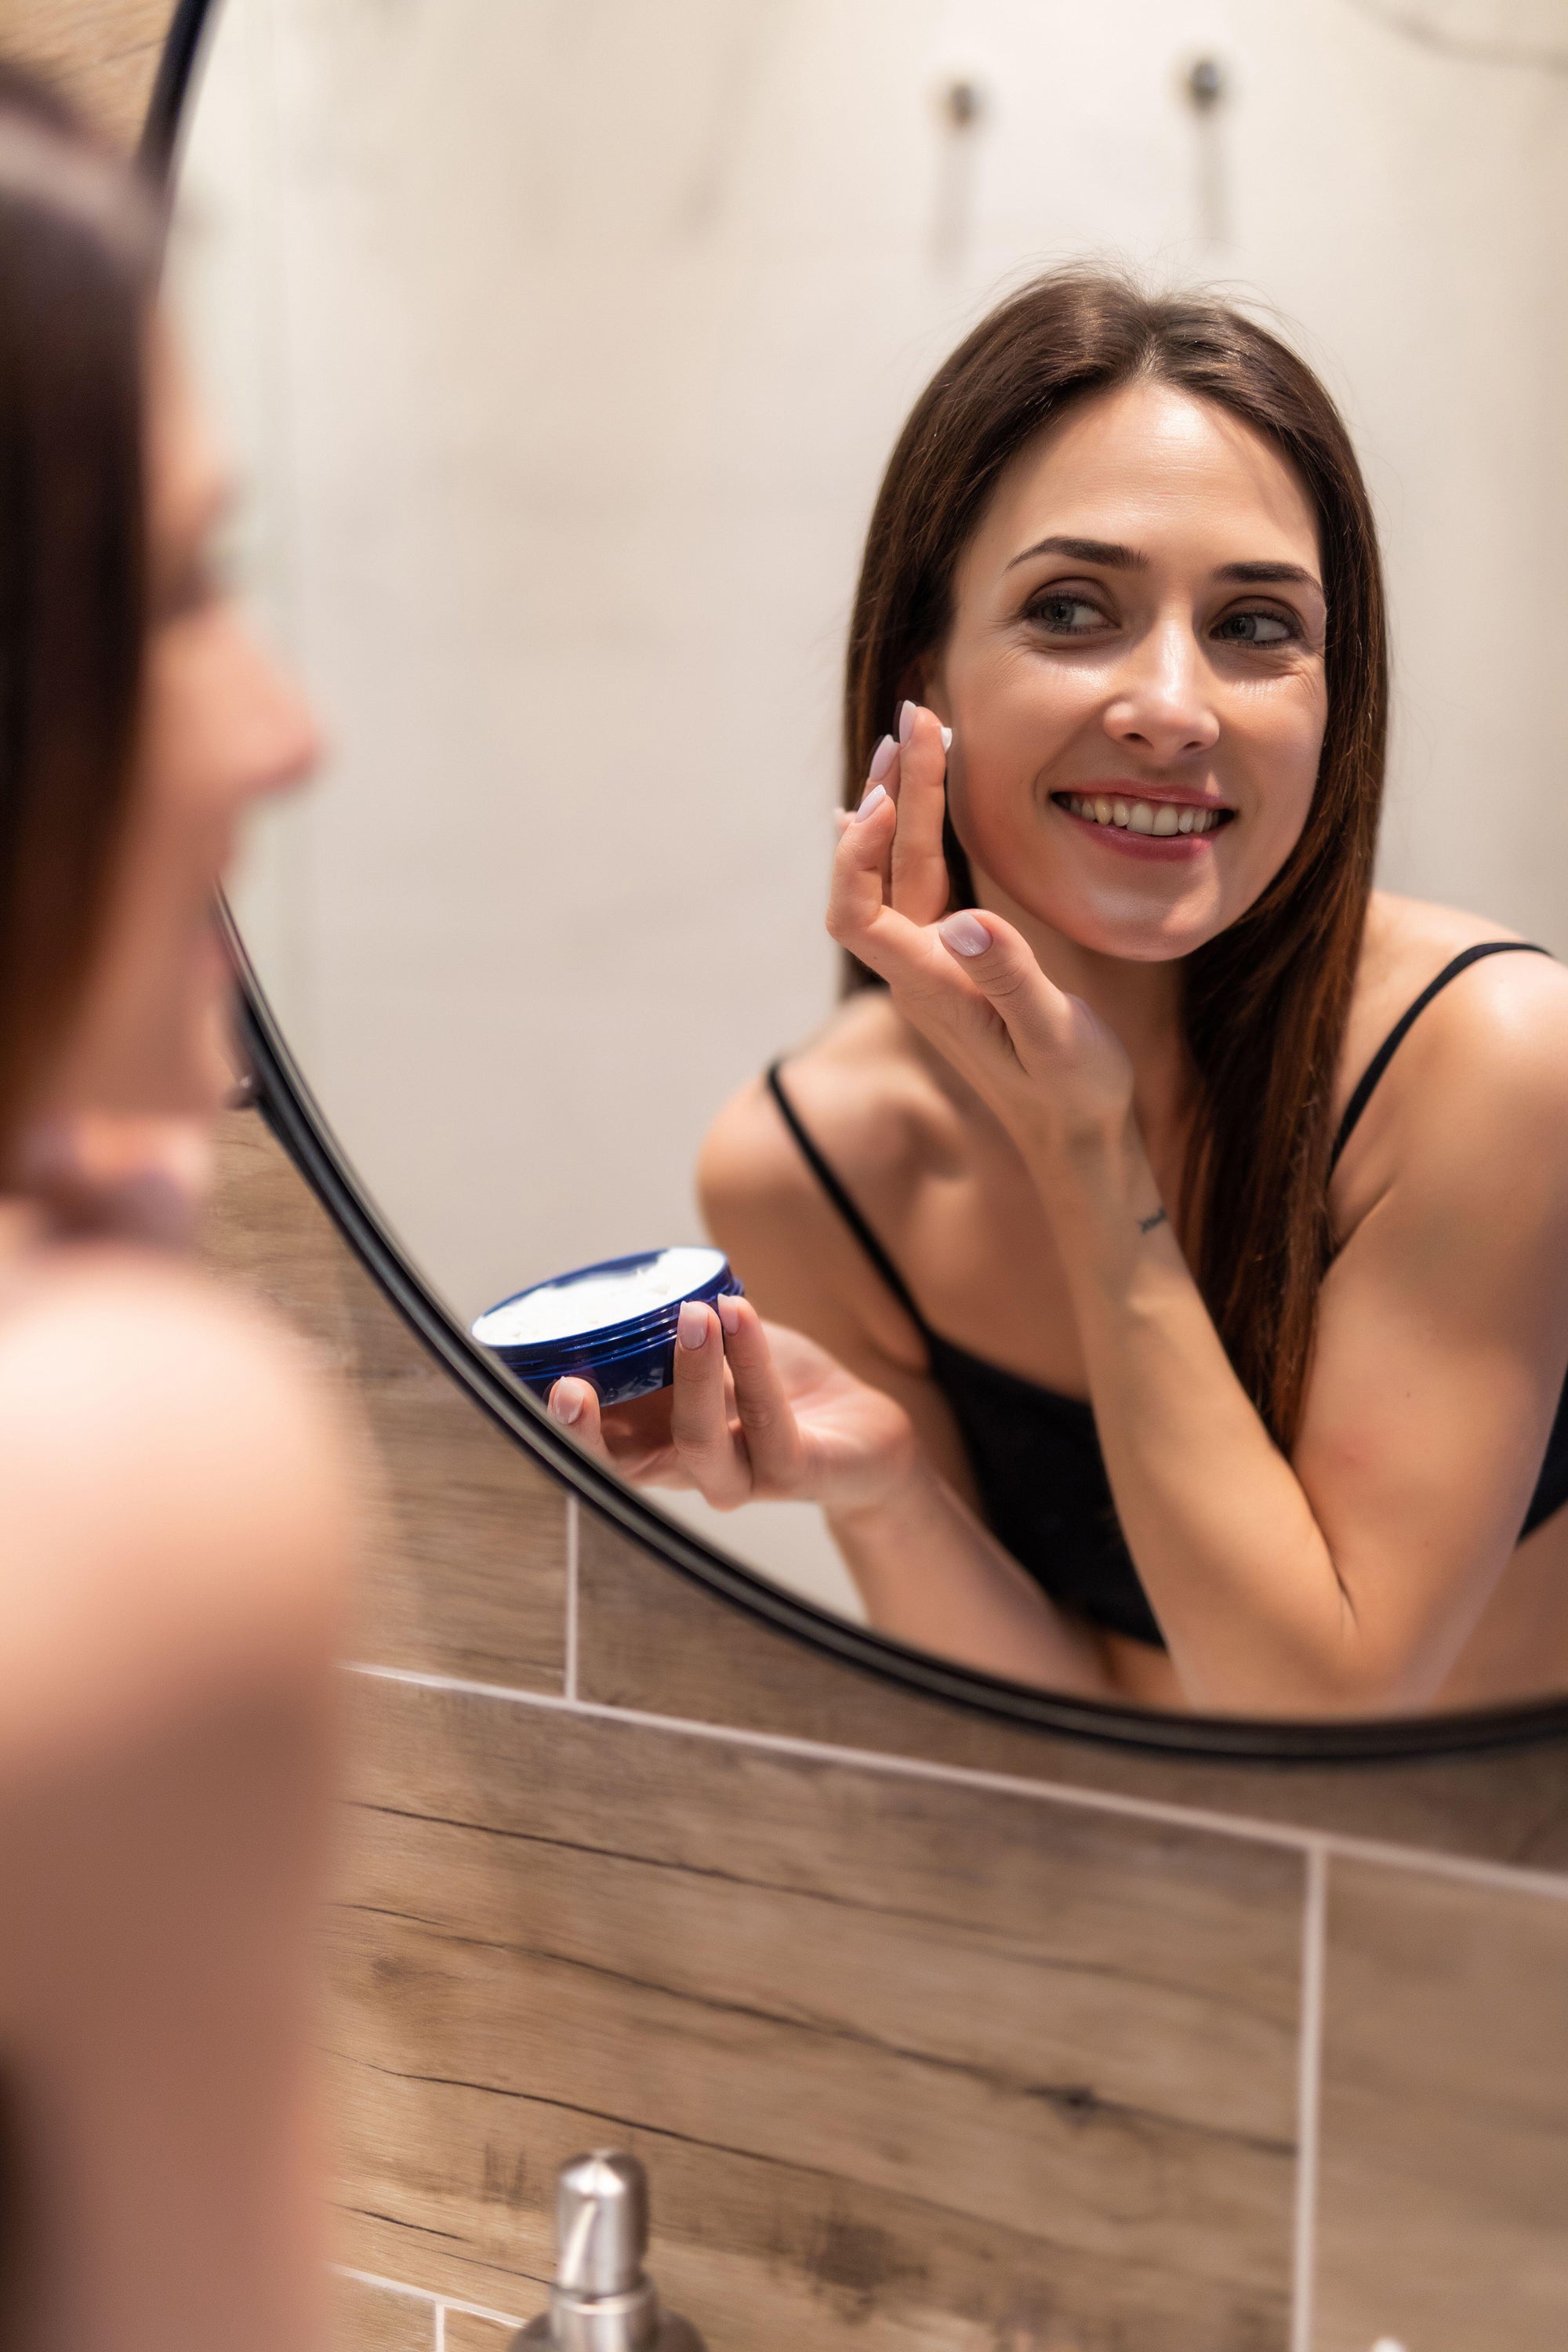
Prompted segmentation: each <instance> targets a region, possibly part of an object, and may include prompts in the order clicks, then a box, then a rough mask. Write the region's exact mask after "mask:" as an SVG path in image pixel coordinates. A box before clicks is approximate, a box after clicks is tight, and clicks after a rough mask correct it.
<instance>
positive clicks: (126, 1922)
mask: <svg viewBox="0 0 1568 2352" xmlns="http://www.w3.org/2000/svg"><path fill="white" fill-rule="evenodd" d="M158 244H159V223H158V221H157V219H156V217H155V211H154V206H153V203H152V201H151V199H150V197H149V195H148V193H147V192H146V191H145V190H143V189H142V188H141V187H140V186H139V185H138V184H135V183H134V182H133V181H132V176H131V174H130V173H128V172H127V171H126V170H125V168H124V167H123V166H122V165H121V164H120V163H118V162H117V161H116V160H115V159H114V158H113V157H111V156H110V155H109V154H108V153H106V152H102V151H101V150H100V148H99V147H98V146H97V144H96V143H95V142H93V141H92V140H91V139H90V138H89V135H88V134H87V133H86V132H85V131H83V129H82V128H81V126H80V125H79V123H77V122H76V121H75V120H74V118H73V117H72V116H71V115H70V114H69V113H68V112H67V111H66V110H65V109H64V108H63V107H62V106H61V105H60V104H59V103H58V101H57V100H54V99H53V98H52V97H50V96H48V95H47V93H45V92H44V91H42V90H40V89H37V88H36V87H35V86H34V85H33V84H32V83H30V82H29V81H27V80H26V79H23V78H21V77H19V76H16V75H15V74H13V73H12V72H10V71H9V70H7V69H5V68H0V761H3V766H0V777H3V782H0V1159H3V1162H4V1181H3V1184H0V1494H3V1495H4V1497H5V1505H4V1510H5V1542H4V1550H3V1556H0V1888H3V1889H4V1897H3V1902H0V2342H3V2343H4V2344H5V2346H6V2347H7V2352H43V2347H70V2352H110V2347H153V2346H157V2347H160V2352H197V2347H210V2346H212V2345H215V2344H219V2343H222V2344H224V2345H225V2346H227V2347H252V2348H253V2352H263V2347H279V2346H282V2345H291V2346H292V2345H300V2346H304V2345H307V2344H310V2343H314V2342H317V2341H319V2340H320V2339H319V2335H318V2333H317V2310H316V2306H317V2303H318V2296H319V2285H318V2281H319V2278H320V2263H321V2249H320V2248H319V2245H318V2242H317V2225H316V2218H315V2203H316V2183H315V2180H314V2178H313V2174H312V2169H311V2166H310V2149H311V2138H312V2135H311V2129H310V2071H311V2062H310V2048H311V2043H312V2040H313V2034H312V2018H311V1991H312V1979H313V1967H312V1941H313V1933H314V1925H315V1913H316V1899H317V1895H318V1879H319V1864H320V1859H321V1846H322V1842H323V1832H324V1829H325V1822H326V1810H327V1799H328V1793H329V1790H328V1763H329V1754H330V1745H331V1741H330V1721H331V1682H332V1670H331V1660H332V1657H333V1655H334V1652H335V1649H336V1640H335V1635H336V1626H337V1617H338V1610H339V1602H340V1598H341V1593H342V1580H343V1570H344V1566H345V1562H346V1557H347V1551H348V1546H349V1517H350V1507H351V1486H350V1480H349V1478H348V1476H347V1475H346V1465H345V1460H344V1455H343V1447H342V1436H341V1433H340V1430H339V1425H338V1414H337V1412H336V1409H335V1407H334V1406H333V1405H332V1403H331V1399H330V1398H329V1397H328V1396H327V1395H326V1394H325V1392H324V1391H323V1390H322V1389H321V1386H320V1384H319V1383H318V1382H317V1381H316V1380H315V1379H314V1377H313V1376H312V1375H311V1374H310V1372H309V1370H308V1368H307V1367H306V1366H305V1364H304V1363H303V1362H302V1361H301V1360H300V1358H299V1354H298V1351H297V1349H295V1348H294V1346H293V1345H292V1344H291V1343H290V1342H289V1340H288V1339H286V1338H285V1336H284V1335H283V1334H282V1333H281V1332H280V1331H277V1330H274V1329H273V1328H271V1326H270V1325H269V1324H267V1323H265V1322H263V1321H262V1320H261V1318H259V1317H258V1316H256V1315H254V1314H252V1313H251V1312H250V1311H248V1310H244V1309H242V1308H241V1307H239V1306H238V1305H237V1304H235V1303H231V1302H230V1301H229V1300H228V1299H227V1298H226V1297H223V1296H221V1295H220V1294H218V1293H216V1291H214V1290H213V1289H212V1288H211V1287H210V1286H208V1285H207V1284H206V1283H205V1282H204V1281H202V1280H200V1279H199V1278H198V1276H197V1275H196V1274H195V1270H194V1269H193V1268H191V1267H189V1266H188V1265H186V1264H185V1263H184V1243H185V1241H186V1238H187V1234H186V1227H187V1225H188V1223H189V1212H190V1209H191V1207H192V1205H193V1193H192V1176H193V1172H194V1171H196V1170H198V1169H199V1166H200V1163H201V1160H202V1158H203V1154H204V1149H205V1137H206V1130H207V1129H209V1128H210V1125H211V1121H212V1118H213V1116H214V1114H215V1112H216V1110H217V1108H219V1106H220V1105H221V1103H222V1101H223V1098H224V1096H225V1093H226V1089H227V1086H228V1072H227V1068H226V1061H225V1056H224V1054H223V1050H222V1048H223V1043H224V1032H225V1028H226V1016H227V1011H228V997H229V985H228V980H227V973H226V964H225V961H224V958H223V955H222V952H221V950H220V947H219V942H218V940H217V937H216V931H215V927H214V919H213V893H214V890H215V887H216V884H217V883H218V881H219V880H220V878H221V877H222V875H223V872H224V870H225V866H226V862H227V860H228V857H229V855H230V851H231V848H232V845H233V842H234V837H235V834H236V829H237V824H238V822H239V820H240V818H241V816H242V815H243V814H244V813H245V811H246V809H247V807H248V806H249V805H250V804H252V803H255V802H256V801H258V799H260V798H262V797H263V796H265V795H267V794H269V793H276V792H279V791H281V790H283V789H285V788H287V787H289V786H290V785H292V784H293V783H295V782H297V781H298V780H299V779H300V777H301V776H302V775H303V774H304V772H306V771H307V770H308V769H309V767H310V764H311V762H312V760H313V753H314V743H313V735H312V730H311V726H310V720H309V718H308V716H307V714H306V713H305V711H304V710H303V709H302V707H301V705H300V701H299V699H298V698H297V697H296V695H295V694H294V693H293V692H292V690H291V689H290V688H289V687H288V686H287V685H286V684H285V683H283V682H282V681H281V680H280V679H279V677H277V676H276V675H275V674H274V672H273V670H272V669H271V667H270V666H269V665H268V663H267V662H266V661H265V660H264V659H263V657H262V656H261V655H260V653H259V652H258V648H257V647H256V646H254V645H253V644H252V643H251V641H250V639H249V636H248V635H247V631H246V630H245V628H244V626H243V625H242V624H241V622H240V620H239V617H238V614H237V611H236V609H235V607H234V605H233V604H231V603H230V601H229V599H228V598H227V597H226V594H225V593H224V592H223V590H222V588H221V586H220V584H219V583H218V580H217V578H216V573H215V570H214V550H213V543H212V542H213V540H214V536H215V533H216V530H217V527H218V523H219V520H220V515H221V509H222V506H223V502H224V498H225V485H224V478H223V475H222V472H221V470H220V469H219V467H218V466H217V464H216V460H215V457H214V454H213V451H212V448H211V446H210V445H209V443H208V440H207V437H206V435H205V429H204V426H203V424H202V421H201V419H200V417H199V415H198V414H197V412H196V410H195V406H194V404H193V402H192V399H191V396H190V394H189V392H188V389H187V387H186V385H185V383H184V377H183V376H182V373H181V372H180V368H179V364H178V362H177V359H176V357H175V354H174V352H173V350H172V349H171V347H170V344H169V342H168V341H167V339H166V337H165V335H164V333H163V330H162V328H161V326H160V325H159V323H158V320H157V317H156V311H155V302H154V285H155V278H156V271H157V265H158Z"/></svg>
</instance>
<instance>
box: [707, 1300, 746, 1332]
mask: <svg viewBox="0 0 1568 2352" xmlns="http://www.w3.org/2000/svg"><path fill="white" fill-rule="evenodd" d="M713 1304H714V1306H715V1307H717V1308H718V1310H719V1320H720V1322H721V1323H722V1325H723V1326H724V1328H725V1330H726V1331H738V1330H739V1329H740V1328H741V1302H740V1300H739V1299H738V1298H737V1297H736V1296H735V1294H734V1292H733V1291H731V1290H721V1292H720V1293H719V1296H718V1297H717V1298H716V1299H715V1300H714V1301H713Z"/></svg>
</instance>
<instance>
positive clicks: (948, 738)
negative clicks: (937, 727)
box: [942, 727, 952, 751]
mask: <svg viewBox="0 0 1568 2352" xmlns="http://www.w3.org/2000/svg"><path fill="white" fill-rule="evenodd" d="M942 750H943V751H952V728H951V727H944V728H943V729H942Z"/></svg>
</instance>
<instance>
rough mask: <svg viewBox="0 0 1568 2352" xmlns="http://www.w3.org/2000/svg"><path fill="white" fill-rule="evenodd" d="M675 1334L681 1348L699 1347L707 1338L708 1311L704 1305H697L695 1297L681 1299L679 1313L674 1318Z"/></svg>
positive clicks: (694, 1348) (693, 1348)
mask: <svg viewBox="0 0 1568 2352" xmlns="http://www.w3.org/2000/svg"><path fill="white" fill-rule="evenodd" d="M675 1336H676V1338H677V1339H679V1342H680V1344H681V1346H682V1347H683V1348H690V1349H692V1350H693V1351H695V1350H696V1349H699V1348H700V1347H701V1346H702V1344H703V1342H704V1340H705V1339H707V1337H708V1311H707V1309H706V1307H699V1305H698V1304H697V1301H696V1299H695V1298H687V1299H683V1300H682V1301H681V1307H680V1313H679V1315H678V1316H677V1318H676V1320H675Z"/></svg>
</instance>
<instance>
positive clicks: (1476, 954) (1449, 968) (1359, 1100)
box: [1329, 940, 1552, 1175]
mask: <svg viewBox="0 0 1568 2352" xmlns="http://www.w3.org/2000/svg"><path fill="white" fill-rule="evenodd" d="M1551 952H1552V950H1551V949H1550V948H1542V947H1537V946H1536V944H1535V942H1534V940H1481V941H1480V942H1479V945H1477V946H1475V947H1473V948H1466V949H1465V950H1463V952H1462V953H1461V954H1459V955H1457V956H1455V957H1454V959H1453V961H1452V962H1450V963H1446V964H1445V965H1444V966H1443V969H1442V971H1440V972H1439V973H1438V974H1437V977H1436V980H1433V981H1428V982H1427V984H1426V987H1425V988H1424V989H1423V990H1422V992H1421V993H1420V995H1419V996H1418V997H1417V998H1416V1000H1415V1003H1414V1004H1413V1005H1411V1007H1410V1008H1409V1010H1408V1012H1406V1013H1401V1015H1400V1017H1399V1019H1398V1020H1397V1021H1396V1022H1395V1023H1394V1026H1393V1028H1392V1029H1391V1030H1390V1031H1389V1033H1388V1034H1387V1036H1386V1037H1385V1038H1384V1041H1383V1043H1382V1045H1380V1046H1379V1047H1378V1049H1377V1051H1376V1053H1375V1054H1374V1055H1373V1057H1372V1059H1371V1061H1370V1062H1369V1063H1368V1064H1367V1066H1366V1067H1365V1069H1364V1070H1363V1072H1362V1074H1361V1076H1360V1078H1359V1079H1358V1080H1357V1083H1356V1090H1355V1092H1354V1094H1353V1095H1352V1097H1351V1098H1350V1100H1349V1102H1348V1103H1346V1105H1345V1115H1344V1117H1343V1118H1342V1119H1341V1121H1340V1131H1339V1133H1338V1135H1336V1136H1335V1138H1334V1148H1333V1150H1332V1151H1331V1153H1330V1155H1329V1173H1330V1174H1331V1175H1332V1173H1333V1171H1334V1170H1335V1168H1336V1167H1337V1166H1338V1165H1339V1158H1340V1154H1341V1152H1342V1150H1344V1148H1345V1146H1346V1144H1347V1143H1348V1142H1349V1141H1350V1139H1351V1133H1352V1129H1353V1128H1354V1126H1355V1124H1356V1121H1357V1120H1358V1119H1359V1118H1360V1117H1361V1115H1362V1113H1363V1110H1364V1109H1365V1108H1366V1107H1367V1105H1368V1103H1369V1102H1370V1101H1371V1100H1372V1096H1373V1087H1375V1086H1376V1084H1377V1082H1378V1080H1379V1078H1381V1077H1382V1076H1383V1074H1384V1070H1386V1069H1387V1067H1388V1066H1389V1064H1390V1062H1392V1061H1393V1059H1394V1055H1395V1054H1396V1053H1397V1052H1398V1050H1399V1048H1400V1046H1401V1045H1403V1044H1404V1043H1405V1037H1406V1035H1407V1034H1408V1033H1409V1030H1410V1027H1411V1024H1412V1023H1413V1022H1414V1021H1415V1019H1416V1018H1417V1016H1418V1015H1419V1014H1421V1013H1425V1012H1426V1007H1427V1006H1428V1005H1429V1004H1430V1003H1431V1002H1432V999H1433V998H1434V997H1435V996H1437V995H1440V994H1441V993H1442V992H1443V990H1444V989H1445V988H1447V985H1448V982H1450V981H1451V980H1458V976H1459V974H1460V973H1461V972H1462V971H1468V970H1469V968H1470V966H1471V964H1473V963H1479V961H1480V960H1481V958H1482V957H1483V956H1494V955H1550V954H1551Z"/></svg>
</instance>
